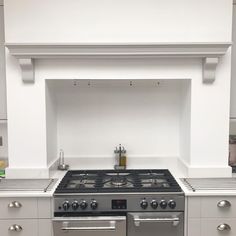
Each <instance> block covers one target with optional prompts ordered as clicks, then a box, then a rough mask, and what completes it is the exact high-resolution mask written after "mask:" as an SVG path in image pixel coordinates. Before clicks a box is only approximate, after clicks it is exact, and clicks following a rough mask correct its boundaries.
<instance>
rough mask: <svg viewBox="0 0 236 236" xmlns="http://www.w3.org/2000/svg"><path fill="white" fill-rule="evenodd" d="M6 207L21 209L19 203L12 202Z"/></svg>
mask: <svg viewBox="0 0 236 236" xmlns="http://www.w3.org/2000/svg"><path fill="white" fill-rule="evenodd" d="M8 207H9V208H21V207H22V204H21V203H20V202H17V201H13V202H11V203H9V204H8Z"/></svg>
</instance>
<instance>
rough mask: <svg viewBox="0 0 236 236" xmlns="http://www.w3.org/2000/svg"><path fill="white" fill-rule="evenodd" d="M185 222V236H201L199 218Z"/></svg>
mask: <svg viewBox="0 0 236 236" xmlns="http://www.w3.org/2000/svg"><path fill="white" fill-rule="evenodd" d="M186 221H187V235H186V236H202V235H201V219H200V218H192V219H187V220H186ZM208 236H209V235H208ZM211 236H214V235H211Z"/></svg>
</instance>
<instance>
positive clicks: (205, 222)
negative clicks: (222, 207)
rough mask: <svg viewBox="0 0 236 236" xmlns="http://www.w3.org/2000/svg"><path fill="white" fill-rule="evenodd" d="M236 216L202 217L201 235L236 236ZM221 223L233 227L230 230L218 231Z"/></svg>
mask: <svg viewBox="0 0 236 236" xmlns="http://www.w3.org/2000/svg"><path fill="white" fill-rule="evenodd" d="M235 222H236V218H204V219H201V234H200V235H199V236H222V235H227V236H235V235H236V224H235ZM220 224H228V225H229V226H230V228H231V230H229V231H225V232H222V231H218V230H217V227H218V226H219V225H220ZM188 236H192V235H188ZM196 236H197V235H196Z"/></svg>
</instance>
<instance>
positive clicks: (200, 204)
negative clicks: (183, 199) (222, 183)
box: [186, 196, 236, 236]
mask: <svg viewBox="0 0 236 236" xmlns="http://www.w3.org/2000/svg"><path fill="white" fill-rule="evenodd" d="M222 200H227V201H228V202H230V206H229V207H225V208H219V207H218V206H217V204H218V203H219V202H220V201H222ZM235 206H236V198H235V197H234V196H202V197H201V196H199V197H188V200H187V221H186V222H187V232H188V235H187V236H209V235H211V236H220V235H230V236H231V235H235V230H236V228H235V220H236V209H235V208H236V207H235ZM220 224H228V225H229V226H230V227H231V230H230V231H227V232H221V231H218V230H217V227H218V226H219V225H220Z"/></svg>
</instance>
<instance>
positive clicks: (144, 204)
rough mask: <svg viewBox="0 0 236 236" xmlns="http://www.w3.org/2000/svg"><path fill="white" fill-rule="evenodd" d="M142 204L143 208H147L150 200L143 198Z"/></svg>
mask: <svg viewBox="0 0 236 236" xmlns="http://www.w3.org/2000/svg"><path fill="white" fill-rule="evenodd" d="M140 206H141V207H142V208H143V209H146V208H147V207H148V202H147V200H146V199H143V200H142V201H141V202H140Z"/></svg>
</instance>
